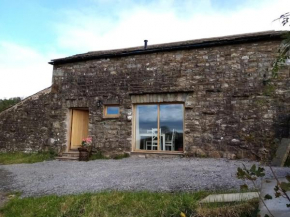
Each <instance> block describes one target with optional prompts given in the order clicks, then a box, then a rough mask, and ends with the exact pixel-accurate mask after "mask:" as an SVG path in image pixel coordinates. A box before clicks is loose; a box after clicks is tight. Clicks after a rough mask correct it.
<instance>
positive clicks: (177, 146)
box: [160, 104, 183, 151]
mask: <svg viewBox="0 0 290 217" xmlns="http://www.w3.org/2000/svg"><path fill="white" fill-rule="evenodd" d="M160 129H161V134H160V139H161V144H162V148H161V150H165V151H182V150H183V105H182V104H168V105H165V104H162V105H160ZM163 140H165V141H163Z"/></svg>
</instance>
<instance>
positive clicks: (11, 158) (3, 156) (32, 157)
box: [0, 151, 56, 164]
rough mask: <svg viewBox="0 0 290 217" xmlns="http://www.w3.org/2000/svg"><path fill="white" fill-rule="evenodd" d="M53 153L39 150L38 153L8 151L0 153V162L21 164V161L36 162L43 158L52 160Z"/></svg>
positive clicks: (43, 159)
mask: <svg viewBox="0 0 290 217" xmlns="http://www.w3.org/2000/svg"><path fill="white" fill-rule="evenodd" d="M55 156H56V155H55V153H54V152H53V151H50V152H39V153H23V152H8V153H0V164H21V163H36V162H42V161H45V160H53V159H54V158H55Z"/></svg>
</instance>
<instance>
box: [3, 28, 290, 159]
mask: <svg viewBox="0 0 290 217" xmlns="http://www.w3.org/2000/svg"><path fill="white" fill-rule="evenodd" d="M283 33H284V32H279V31H269V32H259V33H250V34H242V35H233V36H226V37H218V38H207V39H200V40H190V41H182V42H174V43H167V44H158V45H148V46H147V42H146V43H145V45H144V46H142V47H134V48H125V49H118V50H107V51H96V52H88V53H84V54H78V55H74V56H70V57H66V58H61V59H54V60H52V61H51V62H49V63H50V64H52V65H53V76H52V85H51V87H49V88H47V89H44V90H42V91H40V92H38V93H36V94H34V95H32V96H30V97H27V98H26V99H24V100H23V101H21V102H20V103H18V104H16V105H15V106H13V107H11V108H9V109H7V110H5V111H3V112H1V113H0V150H1V151H2V152H5V151H26V152H27V151H29V152H31V151H39V150H48V149H49V148H53V149H55V150H57V151H58V152H59V153H63V152H69V151H71V150H75V149H77V148H78V147H79V146H80V144H81V141H82V139H83V138H85V137H87V136H91V137H92V139H93V147H94V148H95V149H97V150H100V151H102V152H103V153H104V154H106V155H115V154H120V153H124V152H130V153H131V154H138V155H140V154H143V155H158V156H162V155H164V154H165V155H177V156H178V155H187V156H202V157H214V158H219V157H227V158H250V159H259V158H261V156H262V155H264V154H268V155H269V156H270V155H271V153H273V152H274V151H275V148H276V145H275V144H276V142H277V141H279V140H280V139H281V138H287V137H289V120H290V74H289V67H288V66H287V65H285V66H284V67H282V68H281V70H280V71H279V73H278V74H279V76H278V78H272V65H273V62H274V60H275V58H276V57H277V52H278V49H279V46H280V44H281V41H282V34H283Z"/></svg>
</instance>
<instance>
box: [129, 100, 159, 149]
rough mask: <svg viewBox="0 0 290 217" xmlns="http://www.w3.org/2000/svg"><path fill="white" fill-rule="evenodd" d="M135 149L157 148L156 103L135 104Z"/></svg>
mask: <svg viewBox="0 0 290 217" xmlns="http://www.w3.org/2000/svg"><path fill="white" fill-rule="evenodd" d="M135 126H136V129H135V130H136V149H137V150H158V147H157V144H158V130H157V129H158V105H137V106H136V122H135Z"/></svg>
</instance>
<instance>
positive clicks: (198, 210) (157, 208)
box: [0, 191, 257, 217]
mask: <svg viewBox="0 0 290 217" xmlns="http://www.w3.org/2000/svg"><path fill="white" fill-rule="evenodd" d="M207 195H208V192H195V193H153V192H145V191H142V192H118V191H106V192H100V193H94V194H91V193H87V194H79V195H67V196H44V197H37V198H36V197H29V198H24V199H21V198H19V197H15V198H13V199H11V200H10V201H9V202H8V203H7V204H6V205H5V206H4V207H3V208H2V209H0V217H15V216H22V217H29V216H34V217H37V216H56V217H57V216H62V217H64V216H69V217H78V216H84V217H93V216H102V217H115V216H116V217H117V216H118V217H119V216H134V217H135V216H138V217H139V216H140V217H143V216H146V217H154V216H180V213H181V212H183V213H184V214H185V215H186V216H194V215H196V214H198V216H206V215H207V214H208V213H211V211H213V213H215V214H216V212H218V211H219V210H217V209H221V208H219V206H216V205H213V206H211V205H210V206H207V207H201V206H199V204H198V201H199V200H200V199H202V198H204V197H205V196H207ZM238 205H241V206H240V207H239V206H237V204H233V205H227V206H226V207H225V206H223V208H222V211H223V213H231V215H232V216H237V215H238V216H242V215H240V213H242V212H244V211H245V210H247V211H249V209H253V208H251V206H249V205H248V204H247V203H245V202H244V203H242V204H238ZM254 207H255V208H256V207H257V203H255V204H254ZM235 210H239V213H238V212H236V211H235ZM204 214H206V215H204ZM236 214H237V215H236ZM245 216H247V215H245Z"/></svg>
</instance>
